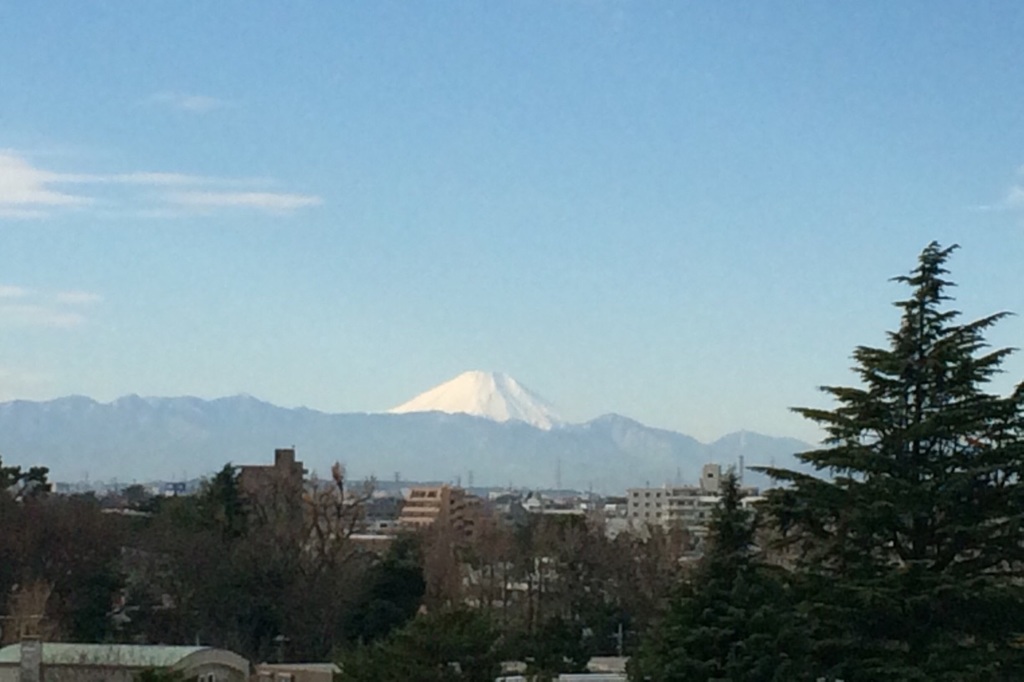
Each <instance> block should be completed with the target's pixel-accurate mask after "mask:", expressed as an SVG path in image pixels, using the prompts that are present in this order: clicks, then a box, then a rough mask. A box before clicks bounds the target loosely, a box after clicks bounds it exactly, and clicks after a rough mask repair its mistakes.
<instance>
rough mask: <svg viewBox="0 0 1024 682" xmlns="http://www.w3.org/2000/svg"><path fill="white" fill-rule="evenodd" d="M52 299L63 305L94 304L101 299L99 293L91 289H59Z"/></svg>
mask: <svg viewBox="0 0 1024 682" xmlns="http://www.w3.org/2000/svg"><path fill="white" fill-rule="evenodd" d="M53 300H54V301H56V302H57V303H61V304H64V305H94V304H96V303H99V302H100V301H102V300H103V297H102V296H100V295H99V294H94V293H93V292H91V291H59V292H57V293H56V294H54V296H53Z"/></svg>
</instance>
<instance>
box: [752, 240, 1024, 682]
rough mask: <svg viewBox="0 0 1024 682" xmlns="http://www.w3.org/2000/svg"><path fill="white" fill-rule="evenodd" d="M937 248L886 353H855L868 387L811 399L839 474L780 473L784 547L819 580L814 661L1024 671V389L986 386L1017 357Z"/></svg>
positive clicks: (982, 674)
mask: <svg viewBox="0 0 1024 682" xmlns="http://www.w3.org/2000/svg"><path fill="white" fill-rule="evenodd" d="M952 251H953V249H952V248H941V247H940V246H939V245H937V244H934V243H933V244H931V245H929V246H928V247H927V248H926V249H925V250H924V251H923V252H922V254H921V256H920V260H919V264H918V266H917V267H916V268H915V269H914V270H913V271H912V273H911V274H910V275H909V276H906V277H899V278H897V281H899V282H901V283H903V284H906V285H908V286H909V287H910V288H911V292H910V296H909V298H907V299H906V300H903V301H899V302H897V304H896V305H897V306H898V307H899V308H900V309H901V311H902V319H901V322H900V327H899V329H898V330H896V331H894V332H891V333H890V334H889V344H888V347H886V348H869V347H859V348H857V349H856V351H855V352H854V359H855V360H856V363H857V364H856V371H857V374H858V375H859V376H860V379H861V386H859V387H852V388H851V387H831V386H830V387H826V388H825V389H824V390H825V391H826V392H827V393H828V394H829V395H831V396H832V397H833V398H834V399H835V401H836V403H837V406H836V407H835V408H834V409H831V410H825V409H800V410H798V411H799V412H800V413H801V414H803V415H804V416H805V417H807V418H808V419H811V420H813V421H815V422H817V423H818V424H820V425H822V426H823V427H824V429H825V431H826V433H827V434H828V437H827V439H826V441H825V443H824V445H825V447H824V448H823V449H820V450H816V451H813V452H808V453H804V454H803V455H801V459H802V460H803V461H804V462H806V463H808V464H810V465H813V467H814V468H815V469H817V470H818V471H820V472H822V473H824V474H826V475H827V477H820V476H810V475H806V474H802V473H798V472H794V471H781V470H774V471H771V473H772V474H773V475H774V476H775V477H776V478H778V479H780V480H781V481H782V482H784V483H786V484H787V485H786V486H785V487H782V488H779V489H776V490H774V491H772V493H771V495H770V507H769V509H770V512H771V515H772V518H773V519H774V521H775V523H776V524H777V527H778V530H779V532H780V534H781V538H782V539H781V543H780V548H781V550H782V551H783V552H784V553H785V558H786V559H787V560H788V561H790V562H791V563H792V565H793V566H794V568H795V569H796V572H797V574H798V575H799V576H800V577H801V578H802V580H803V581H804V593H805V607H806V609H807V611H808V613H809V614H810V615H811V617H812V619H813V625H814V632H813V636H812V637H811V638H810V641H811V642H812V643H813V644H814V652H813V656H814V658H815V660H816V661H818V662H819V663H821V664H822V665H823V666H825V667H827V668H828V670H829V672H830V674H832V675H835V676H838V677H841V678H843V679H845V680H847V682H857V681H859V680H880V679H893V680H957V681H960V682H963V681H966V680H988V681H993V680H1015V679H1022V678H1024V650H1022V649H1021V647H1020V643H1021V639H1020V637H1021V633H1022V632H1024V586H1022V584H1021V577H1022V573H1021V571H1022V563H1021V560H1022V559H1024V544H1022V539H1024V537H1022V534H1021V522H1022V519H1024V517H1022V515H1024V486H1022V485H1021V473H1022V472H1021V468H1022V466H1024V457H1022V455H1024V441H1022V439H1021V435H1022V433H1021V426H1022V415H1021V406H1022V398H1024V394H1022V392H1021V390H1020V389H1018V390H1017V391H1014V392H1013V393H1012V394H1011V395H1009V396H1007V397H1002V396H999V395H995V394H992V393H989V392H987V391H986V386H987V385H988V383H989V382H990V380H991V379H992V377H993V376H994V375H995V374H996V373H997V372H998V371H999V368H1000V365H1001V363H1002V362H1003V360H1004V359H1005V358H1006V356H1007V355H1008V354H1009V353H1010V350H1008V349H1000V350H990V349H988V347H987V346H986V343H985V339H984V333H985V332H986V331H987V330H988V329H989V328H990V327H991V326H992V325H993V324H995V323H996V322H998V321H999V320H1000V319H1001V318H1002V317H1003V316H1004V314H1002V313H1000V314H995V315H990V316H988V317H984V318H982V319H979V320H976V321H972V322H967V323H961V322H959V321H958V317H959V314H958V313H957V311H955V310H952V309H949V308H948V307H947V303H948V301H949V300H950V298H949V295H948V290H949V288H950V286H951V283H950V282H948V281H947V280H946V279H945V278H944V277H945V275H946V274H947V271H946V269H945V263H946V261H947V259H948V258H949V256H950V254H951V252H952Z"/></svg>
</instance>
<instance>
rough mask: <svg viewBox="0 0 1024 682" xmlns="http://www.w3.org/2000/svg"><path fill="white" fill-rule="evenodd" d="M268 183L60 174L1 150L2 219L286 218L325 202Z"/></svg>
mask: <svg viewBox="0 0 1024 682" xmlns="http://www.w3.org/2000/svg"><path fill="white" fill-rule="evenodd" d="M268 184H272V183H271V182H270V181H268V180H266V179H263V178H220V177H213V176H202V175H190V174H186V173H173V172H158V171H134V172H129V173H84V172H66V171H65V172H58V171H53V170H49V169H45V168H41V167H39V166H37V165H35V164H33V163H32V162H31V161H30V160H29V159H28V158H26V157H25V156H24V155H21V154H18V153H16V152H14V151H11V150H2V149H0V219H3V218H8V219H21V220H26V219H40V218H46V217H48V216H51V215H54V214H56V213H60V212H67V211H72V210H74V211H93V212H97V213H99V212H102V213H103V214H104V215H111V214H116V213H117V212H118V211H122V212H124V213H125V214H130V215H132V216H135V217H145V216H161V217H168V216H173V215H181V214H182V213H183V212H191V213H193V214H195V213H203V214H209V213H211V212H213V211H215V210H221V211H226V210H231V209H239V208H245V209H258V210H263V211H267V212H277V213H281V212H285V211H293V210H296V209H300V208H307V207H311V206H317V205H319V204H322V203H323V200H322V199H321V198H320V197H317V196H313V195H308V194H295V193H287V192H270V191H266V186H267V185H268ZM227 188H231V190H232V191H225V190H226V189H227ZM112 194H113V195H114V196H110V195H112Z"/></svg>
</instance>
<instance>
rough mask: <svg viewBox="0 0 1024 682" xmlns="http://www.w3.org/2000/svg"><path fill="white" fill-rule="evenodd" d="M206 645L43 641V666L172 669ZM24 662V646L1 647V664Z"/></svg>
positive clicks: (203, 649)
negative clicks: (22, 660)
mask: <svg viewBox="0 0 1024 682" xmlns="http://www.w3.org/2000/svg"><path fill="white" fill-rule="evenodd" d="M209 648H210V647H205V646H148V645H139V644H63V643H55V642H46V643H44V644H43V665H99V666H112V667H125V668H170V667H172V666H174V665H176V664H177V663H179V662H180V661H181V660H182V659H184V658H185V657H187V656H191V655H192V654H194V653H198V652H200V651H205V650H207V649H209ZM20 662H21V645H19V644H12V645H10V646H5V647H3V648H2V649H0V665H2V664H5V663H7V664H10V663H20Z"/></svg>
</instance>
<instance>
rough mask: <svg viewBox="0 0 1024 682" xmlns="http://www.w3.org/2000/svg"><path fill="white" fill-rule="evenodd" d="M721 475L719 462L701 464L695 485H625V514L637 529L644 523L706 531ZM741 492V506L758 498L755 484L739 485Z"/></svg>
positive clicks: (718, 492) (716, 500)
mask: <svg viewBox="0 0 1024 682" xmlns="http://www.w3.org/2000/svg"><path fill="white" fill-rule="evenodd" d="M721 479H722V467H721V465H719V464H705V465H704V466H703V467H702V469H701V476H700V484H699V485H687V486H662V487H661V488H629V489H628V490H627V491H626V517H627V519H628V520H629V522H630V524H631V525H632V526H633V527H634V528H637V529H640V528H643V527H644V526H648V525H656V526H664V527H673V526H678V527H682V528H686V529H688V530H690V531H693V532H694V533H696V534H697V535H702V534H704V533H705V532H707V525H708V522H710V520H711V512H712V510H713V509H714V508H715V505H717V504H718V500H719V494H720V491H721ZM742 492H743V495H744V497H743V506H745V507H746V506H749V505H751V504H753V503H755V502H757V501H758V500H760V499H761V498H760V497H759V496H758V492H759V491H758V489H757V488H750V487H747V488H742Z"/></svg>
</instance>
